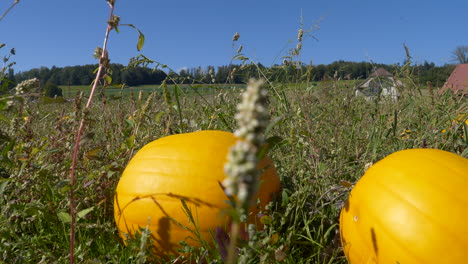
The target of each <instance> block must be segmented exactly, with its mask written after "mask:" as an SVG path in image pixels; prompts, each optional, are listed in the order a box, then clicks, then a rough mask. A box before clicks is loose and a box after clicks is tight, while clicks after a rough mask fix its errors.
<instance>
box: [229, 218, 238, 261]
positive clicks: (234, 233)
mask: <svg viewBox="0 0 468 264" xmlns="http://www.w3.org/2000/svg"><path fill="white" fill-rule="evenodd" d="M239 228H240V227H239V222H238V221H234V222H233V223H232V225H231V240H230V242H229V248H228V258H227V261H226V263H227V264H234V262H235V261H236V255H237V254H236V244H237V237H238V236H239Z"/></svg>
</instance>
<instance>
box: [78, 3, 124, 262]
mask: <svg viewBox="0 0 468 264" xmlns="http://www.w3.org/2000/svg"><path fill="white" fill-rule="evenodd" d="M115 1H116V0H108V1H107V3H108V4H109V7H110V15H109V21H110V20H111V19H112V17H113V16H114V15H113V14H114V6H115ZM114 27H115V26H114V25H111V24H110V23H108V24H107V28H106V34H105V37H104V44H103V46H102V52H101V56H100V59H99V68H98V71H97V73H96V78H95V79H94V82H93V87H92V89H91V93H90V95H89V98H88V102H87V103H86V106H85V109H84V115H83V117H82V118H81V121H80V125H79V128H78V132H77V135H76V141H75V146H74V149H73V155H72V164H71V169H70V216H71V222H70V263H71V264H73V263H75V222H76V214H75V197H74V187H75V169H76V161H77V157H78V152H79V149H80V140H81V135H82V134H83V129H84V124H85V119H86V113H87V111H88V110H89V108H90V106H91V102H92V100H93V96H94V92H95V91H96V87H97V85H98V83H99V79H100V78H101V73H102V70H103V69H104V68H105V67H106V66H107V65H108V61H109V59H108V55H107V49H106V47H107V41H108V39H109V33H110V32H111V30H112V29H113V28H114Z"/></svg>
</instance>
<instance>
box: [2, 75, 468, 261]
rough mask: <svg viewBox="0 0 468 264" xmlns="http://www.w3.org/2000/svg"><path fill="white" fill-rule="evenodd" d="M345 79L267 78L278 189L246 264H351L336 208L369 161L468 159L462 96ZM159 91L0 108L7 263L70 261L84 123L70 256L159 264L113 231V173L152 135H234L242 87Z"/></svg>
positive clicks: (142, 246) (143, 247)
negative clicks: (444, 154) (439, 155)
mask: <svg viewBox="0 0 468 264" xmlns="http://www.w3.org/2000/svg"><path fill="white" fill-rule="evenodd" d="M352 84H353V83H352V82H349V81H339V80H331V81H326V82H320V83H317V84H315V85H313V86H311V84H310V83H302V84H296V83H289V84H288V83H277V82H274V81H271V82H269V83H268V84H267V85H266V86H267V87H268V90H269V102H268V109H269V113H270V126H269V129H268V130H267V131H266V134H265V136H266V138H270V139H274V140H272V141H271V142H275V144H274V148H273V149H271V150H270V151H269V153H268V155H269V156H270V157H271V158H272V160H273V161H274V163H275V166H276V169H277V172H278V174H279V176H280V179H281V183H282V191H281V193H280V195H279V196H278V198H277V200H275V201H274V202H273V203H272V204H271V205H270V207H269V211H268V212H267V214H268V216H269V217H270V218H271V219H270V220H271V221H269V222H268V224H267V225H266V228H265V229H264V230H262V231H258V232H257V233H256V235H255V237H254V238H252V241H251V243H249V245H248V247H250V248H251V249H253V252H254V257H253V258H252V263H277V262H282V263H346V260H345V257H344V255H343V252H342V249H341V244H340V238H339V212H340V210H341V208H342V206H343V204H344V202H345V201H346V199H347V195H348V193H349V191H350V189H351V187H352V185H353V184H354V183H355V182H356V181H357V180H358V179H359V178H360V177H361V176H362V175H363V173H364V172H365V170H366V168H368V167H369V166H370V165H371V164H373V163H375V162H377V161H378V160H380V159H382V158H384V157H385V156H387V155H389V154H391V153H393V152H395V151H398V150H402V149H408V148H437V149H443V150H447V151H450V152H453V153H457V154H459V155H461V156H463V157H468V150H467V145H468V136H467V130H466V125H465V124H464V122H457V121H455V120H456V118H457V117H459V116H460V115H461V114H463V113H465V114H466V111H467V106H466V100H465V99H460V98H456V97H452V95H450V94H445V95H442V96H440V97H438V96H436V97H434V98H432V97H430V96H428V95H427V94H428V93H427V92H425V91H424V92H423V93H419V92H417V91H418V87H411V86H407V87H406V88H405V89H404V90H402V91H401V98H400V99H399V100H398V101H396V102H394V101H391V100H386V99H385V98H382V99H381V100H376V101H367V100H365V99H364V98H362V97H356V96H354V90H353V85H352ZM154 89H155V88H154V87H148V88H147V90H146V91H144V89H139V90H142V92H141V93H140V92H136V91H135V93H134V94H128V93H127V94H124V96H118V97H115V98H114V99H113V100H110V98H111V97H112V94H107V93H105V94H104V95H103V96H101V97H97V98H96V99H95V101H94V103H93V104H92V106H91V108H90V109H89V110H86V111H84V110H83V109H84V104H85V100H84V96H83V94H82V93H81V94H80V93H75V95H74V96H73V97H70V98H69V99H70V100H68V101H66V102H62V103H48V104H45V103H41V102H40V101H30V100H16V101H15V102H14V103H13V105H10V106H8V108H5V109H4V111H2V112H1V113H2V116H1V117H2V118H0V122H1V124H2V125H1V126H2V129H1V130H0V131H1V132H2V134H1V135H0V155H1V156H0V157H1V158H0V177H1V179H0V202H1V207H0V210H1V213H0V241H1V243H0V252H1V253H0V260H1V262H2V263H66V262H68V258H69V243H70V241H69V239H70V237H69V229H70V215H69V202H70V197H69V191H70V179H69V174H70V165H71V160H72V152H73V146H74V140H75V137H76V129H77V127H78V124H79V122H80V120H81V118H85V120H86V126H85V128H84V131H85V134H84V136H83V138H82V139H81V142H80V147H81V152H80V155H79V158H78V164H77V167H76V168H77V169H76V182H75V199H76V202H75V203H76V208H77V212H78V213H77V223H76V241H75V258H76V261H77V262H78V263H144V262H146V261H148V260H152V261H155V262H158V260H155V259H152V258H151V255H152V253H151V252H152V251H151V248H150V247H149V243H146V242H147V241H144V239H138V238H137V239H135V240H133V241H131V242H130V243H129V245H128V246H124V245H123V243H122V241H121V239H120V237H119V236H118V233H117V229H116V225H115V221H114V212H113V196H114V191H115V188H116V185H117V182H118V181H119V178H120V175H121V173H122V171H123V169H124V168H125V166H126V164H127V163H128V161H129V160H130V159H131V158H132V156H133V155H134V154H135V153H136V152H137V151H138V150H139V149H140V148H141V147H142V146H144V145H145V144H147V143H149V142H151V141H153V140H156V139H158V138H161V137H164V136H167V135H171V134H177V133H186V132H192V131H198V130H224V131H233V130H234V129H235V128H236V123H235V120H234V116H235V113H236V105H237V104H239V102H240V100H241V93H242V91H243V89H244V87H231V86H230V85H224V86H223V85H219V86H216V89H211V90H210V91H208V90H207V91H205V92H204V93H196V92H184V93H177V92H176V91H175V89H168V90H167V91H166V93H162V92H160V91H158V90H156V91H154ZM194 89H197V88H190V87H189V88H188V89H186V91H192V90H194ZM135 90H137V88H135ZM74 92H76V90H75V91H74ZM143 92H144V93H143ZM64 93H65V94H66V91H64ZM441 180H442V179H441ZM184 251H185V252H190V253H191V254H189V255H188V256H187V255H186V258H183V259H180V258H179V259H178V261H179V262H182V263H184V262H185V263H190V262H198V263H216V262H218V263H219V262H221V261H222V259H221V256H220V253H219V251H218V249H217V248H216V243H215V244H214V246H213V248H206V247H202V248H192V247H189V246H186V247H185V248H184ZM172 262H173V261H168V262H165V263H172Z"/></svg>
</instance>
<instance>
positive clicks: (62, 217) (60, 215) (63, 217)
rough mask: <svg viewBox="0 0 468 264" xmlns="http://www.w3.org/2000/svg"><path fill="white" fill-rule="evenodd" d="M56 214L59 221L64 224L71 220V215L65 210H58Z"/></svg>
mask: <svg viewBox="0 0 468 264" xmlns="http://www.w3.org/2000/svg"><path fill="white" fill-rule="evenodd" d="M57 216H58V218H59V219H60V221H62V223H64V224H67V223H70V222H71V216H70V214H69V213H67V212H59V213H57Z"/></svg>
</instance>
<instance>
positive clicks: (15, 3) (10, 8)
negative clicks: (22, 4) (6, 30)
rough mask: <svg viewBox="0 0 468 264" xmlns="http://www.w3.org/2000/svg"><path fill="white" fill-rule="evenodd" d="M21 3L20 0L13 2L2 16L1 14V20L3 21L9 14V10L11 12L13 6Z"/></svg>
mask: <svg viewBox="0 0 468 264" xmlns="http://www.w3.org/2000/svg"><path fill="white" fill-rule="evenodd" d="M18 3H19V0H15V2H14V3H13V4H11V6H10V7H9V8H8V9H7V10H6V11H5V12H4V13H3V15H2V16H0V21H2V19H3V18H4V17H5V16H6V15H7V14H8V12H10V11H11V10H12V9H13V7H15V5H17V4H18Z"/></svg>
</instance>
